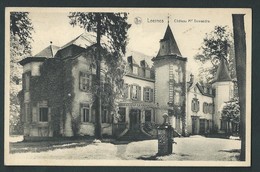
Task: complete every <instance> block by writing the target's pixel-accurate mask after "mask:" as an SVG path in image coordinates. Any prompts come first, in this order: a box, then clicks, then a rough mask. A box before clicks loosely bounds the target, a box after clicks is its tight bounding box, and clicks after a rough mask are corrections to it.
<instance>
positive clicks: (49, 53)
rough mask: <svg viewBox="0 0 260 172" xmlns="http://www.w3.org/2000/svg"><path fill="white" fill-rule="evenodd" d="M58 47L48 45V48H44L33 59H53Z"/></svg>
mask: <svg viewBox="0 0 260 172" xmlns="http://www.w3.org/2000/svg"><path fill="white" fill-rule="evenodd" d="M59 49H60V47H58V46H56V45H49V46H48V47H46V48H44V49H43V50H42V51H41V52H39V53H38V54H36V55H35V56H34V57H46V58H53V57H54V56H55V54H56V53H57V51H58V50H59Z"/></svg>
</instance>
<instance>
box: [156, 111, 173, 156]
mask: <svg viewBox="0 0 260 172" xmlns="http://www.w3.org/2000/svg"><path fill="white" fill-rule="evenodd" d="M163 118H164V123H163V124H162V125H161V126H159V127H158V128H157V129H158V153H157V155H159V156H161V155H169V154H172V144H173V139H172V136H173V128H172V126H171V125H170V124H169V122H168V120H169V116H168V115H167V114H165V115H163Z"/></svg>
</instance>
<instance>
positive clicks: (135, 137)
mask: <svg viewBox="0 0 260 172" xmlns="http://www.w3.org/2000/svg"><path fill="white" fill-rule="evenodd" d="M149 139H152V136H149V135H148V134H145V133H143V132H142V130H141V129H137V130H131V129H130V130H128V131H127V132H126V133H125V135H123V136H122V137H120V138H118V140H119V141H140V140H149Z"/></svg>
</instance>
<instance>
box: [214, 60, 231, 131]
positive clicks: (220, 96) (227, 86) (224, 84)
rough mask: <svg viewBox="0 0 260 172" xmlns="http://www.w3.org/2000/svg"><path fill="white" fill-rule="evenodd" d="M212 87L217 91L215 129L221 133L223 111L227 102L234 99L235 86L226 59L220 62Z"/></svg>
mask: <svg viewBox="0 0 260 172" xmlns="http://www.w3.org/2000/svg"><path fill="white" fill-rule="evenodd" d="M212 87H213V88H214V89H215V98H214V105H215V113H214V116H213V121H214V129H215V130H216V131H219V129H220V128H221V110H222V107H223V105H224V103H225V102H227V101H230V100H231V98H233V94H234V93H233V89H234V84H233V82H232V80H231V77H230V75H229V72H228V68H227V61H226V59H224V58H222V59H221V60H220V63H219V66H218V69H217V73H216V76H215V78H214V80H213V82H212Z"/></svg>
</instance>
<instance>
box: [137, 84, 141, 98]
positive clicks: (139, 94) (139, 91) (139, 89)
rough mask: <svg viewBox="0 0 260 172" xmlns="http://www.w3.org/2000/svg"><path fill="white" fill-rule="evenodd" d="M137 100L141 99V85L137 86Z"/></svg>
mask: <svg viewBox="0 0 260 172" xmlns="http://www.w3.org/2000/svg"><path fill="white" fill-rule="evenodd" d="M137 96H138V100H141V87H140V86H138V95H137Z"/></svg>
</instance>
